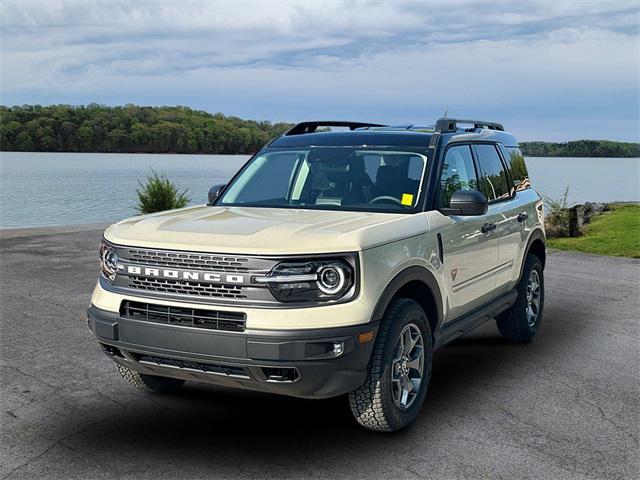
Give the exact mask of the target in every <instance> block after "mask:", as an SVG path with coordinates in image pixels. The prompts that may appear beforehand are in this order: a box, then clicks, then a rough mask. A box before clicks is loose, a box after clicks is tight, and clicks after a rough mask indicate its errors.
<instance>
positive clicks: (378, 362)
mask: <svg viewBox="0 0 640 480" xmlns="http://www.w3.org/2000/svg"><path fill="white" fill-rule="evenodd" d="M432 353H433V345H432V337H431V329H430V328H429V322H428V321H427V316H426V314H425V313H424V310H423V309H422V308H421V307H420V305H419V304H418V303H417V302H415V301H413V300H409V299H405V298H400V299H397V300H395V301H394V302H393V303H392V304H391V306H390V307H389V309H388V310H387V312H386V313H385V315H384V318H383V319H382V323H381V325H380V330H379V332H378V337H377V338H376V343H375V346H374V350H373V354H372V356H371V362H370V364H369V372H368V375H367V379H366V381H365V383H364V385H362V386H361V387H359V388H358V389H357V390H354V391H353V392H351V393H350V394H349V406H350V407H351V413H352V414H353V416H354V417H355V419H356V420H357V421H358V423H359V424H360V425H362V426H364V427H366V428H368V429H370V430H376V431H380V432H391V431H394V430H399V429H401V428H404V427H406V426H407V425H409V424H410V423H411V422H412V421H413V420H414V419H415V417H416V416H417V415H418V413H419V412H420V409H421V408H422V404H423V403H424V399H425V396H426V394H427V387H428V385H429V379H430V377H431V360H432Z"/></svg>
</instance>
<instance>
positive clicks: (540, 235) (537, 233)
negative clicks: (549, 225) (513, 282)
mask: <svg viewBox="0 0 640 480" xmlns="http://www.w3.org/2000/svg"><path fill="white" fill-rule="evenodd" d="M536 240H540V241H541V242H542V244H543V245H544V248H545V252H546V249H547V239H546V237H545V234H544V232H543V231H542V229H541V228H536V229H535V230H534V231H533V232H531V235H529V239H528V240H527V247H526V248H525V250H524V256H523V257H522V264H521V265H520V275H518V282H519V281H520V279H521V278H522V273H523V271H524V264H525V262H526V261H527V256H528V255H529V252H530V251H531V245H533V242H535V241H536ZM546 256H547V255H546V253H545V258H541V259H540V260H541V261H542V266H543V267H544V265H545V263H546Z"/></svg>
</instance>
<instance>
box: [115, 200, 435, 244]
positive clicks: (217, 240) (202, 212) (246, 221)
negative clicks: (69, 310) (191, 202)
mask: <svg viewBox="0 0 640 480" xmlns="http://www.w3.org/2000/svg"><path fill="white" fill-rule="evenodd" d="M426 230H427V219H426V217H425V216H424V215H422V214H414V215H407V214H391V213H371V212H344V211H340V212H338V211H326V210H298V209H289V208H248V207H210V206H206V205H203V206H197V207H189V208H184V209H180V210H171V211H167V212H160V213H154V214H151V215H144V216H138V217H133V218H130V219H127V220H123V221H121V222H119V223H116V224H114V225H112V226H110V227H109V228H108V229H107V230H106V231H105V238H106V239H107V240H108V241H110V242H113V243H115V244H120V245H132V246H139V247H147V248H161V249H175V250H187V251H201V252H214V253H242V254H254V255H269V254H308V253H335V252H353V251H358V250H363V249H366V248H371V247H374V246H377V245H381V244H384V243H390V242H393V241H396V240H400V239H402V238H406V237H410V236H414V235H418V234H420V233H424V232H425V231H426Z"/></svg>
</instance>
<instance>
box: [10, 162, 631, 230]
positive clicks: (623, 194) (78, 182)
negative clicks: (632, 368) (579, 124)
mask: <svg viewBox="0 0 640 480" xmlns="http://www.w3.org/2000/svg"><path fill="white" fill-rule="evenodd" d="M247 158H249V157H248V156H245V155H155V154H105V153H23V152H19V153H18V152H1V153H0V228H19V227H33V226H47V225H71V224H81V223H107V222H113V221H116V220H119V219H122V218H126V217H128V216H132V215H135V214H136V210H135V205H136V202H137V196H136V187H138V181H139V180H140V181H144V180H145V178H146V176H147V175H149V174H150V173H151V169H152V168H153V169H155V170H156V171H157V172H165V173H166V174H167V176H168V177H169V178H170V179H171V180H172V181H173V182H175V183H176V184H177V185H178V187H179V188H181V189H188V190H189V191H188V194H189V196H190V197H191V198H192V201H191V203H192V204H198V203H205V202H206V199H207V192H208V191H209V188H210V187H211V186H212V185H215V184H217V183H224V182H225V181H226V180H228V179H229V178H230V177H231V176H232V175H233V174H234V173H235V172H236V171H237V169H238V168H240V166H241V165H242V164H243V163H244V162H245V161H246V160H247ZM527 166H528V167H529V174H530V176H531V178H532V180H533V183H534V186H535V187H536V188H537V189H538V190H539V191H540V192H542V193H543V194H545V195H547V196H550V197H552V198H558V197H560V196H561V195H562V192H563V191H564V189H565V188H566V187H567V185H569V198H570V200H571V201H572V202H578V203H583V202H585V201H602V202H611V201H640V159H638V158H527Z"/></svg>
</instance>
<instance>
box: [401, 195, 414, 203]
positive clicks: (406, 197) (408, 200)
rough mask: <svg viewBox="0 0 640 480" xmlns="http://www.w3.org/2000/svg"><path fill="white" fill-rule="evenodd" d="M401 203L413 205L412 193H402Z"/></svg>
mask: <svg viewBox="0 0 640 480" xmlns="http://www.w3.org/2000/svg"><path fill="white" fill-rule="evenodd" d="M401 203H402V204H403V205H408V206H411V205H413V195H412V194H411V193H403V194H402V202H401Z"/></svg>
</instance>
